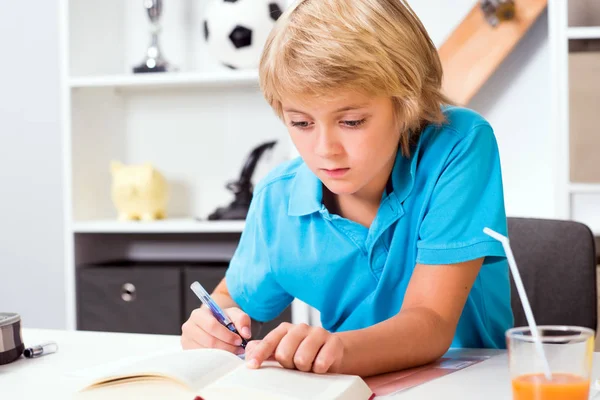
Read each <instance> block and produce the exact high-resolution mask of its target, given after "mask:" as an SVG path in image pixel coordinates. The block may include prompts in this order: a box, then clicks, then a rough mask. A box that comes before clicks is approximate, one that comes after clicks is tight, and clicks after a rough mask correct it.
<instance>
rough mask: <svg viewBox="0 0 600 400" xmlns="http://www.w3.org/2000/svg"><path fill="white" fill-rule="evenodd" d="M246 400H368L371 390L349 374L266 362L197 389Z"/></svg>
mask: <svg viewBox="0 0 600 400" xmlns="http://www.w3.org/2000/svg"><path fill="white" fill-rule="evenodd" d="M236 391H237V392H239V393H240V395H241V394H244V396H241V397H239V398H245V399H261V400H263V399H271V398H272V399H278V400H299V399H302V400H304V399H312V400H368V399H369V398H370V397H371V395H372V392H371V390H370V389H369V387H368V386H367V385H366V384H365V383H364V381H363V380H362V379H360V378H359V377H357V376H350V375H331V374H330V375H320V374H313V373H307V372H301V371H296V370H290V369H284V368H282V367H281V366H280V365H279V364H278V363H275V362H267V363H264V364H263V365H262V366H261V368H259V369H256V370H255V369H249V368H247V367H246V365H242V366H240V367H238V368H237V369H235V370H234V371H232V372H231V373H230V374H228V375H225V376H223V377H222V378H220V379H218V380H217V381H215V382H213V383H212V384H210V385H209V386H207V387H206V388H205V389H204V390H202V391H201V392H200V394H201V395H202V396H203V397H206V398H207V399H210V398H211V395H214V396H215V398H219V397H216V394H218V393H228V394H234V393H236Z"/></svg>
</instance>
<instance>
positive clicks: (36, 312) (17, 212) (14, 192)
mask: <svg viewBox="0 0 600 400" xmlns="http://www.w3.org/2000/svg"><path fill="white" fill-rule="evenodd" d="M57 15H58V0H35V1H33V2H30V1H28V2H23V1H13V2H10V3H6V4H3V6H2V11H1V13H0V16H1V17H0V19H1V23H0V49H2V57H1V59H0V177H1V179H0V181H1V182H2V195H1V197H0V215H1V217H2V219H1V222H0V227H1V228H0V257H1V261H0V312H18V313H20V314H21V316H22V318H23V323H24V326H26V327H48V328H60V327H63V326H64V325H65V307H64V302H65V299H64V272H63V225H62V224H63V223H62V221H63V214H62V213H63V211H62V169H61V168H62V165H61V134H60V126H59V117H60V115H59V106H60V105H59V80H58V79H59V70H58V60H59V55H58V21H57Z"/></svg>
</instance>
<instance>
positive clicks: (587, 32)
mask: <svg viewBox="0 0 600 400" xmlns="http://www.w3.org/2000/svg"><path fill="white" fill-rule="evenodd" d="M567 36H568V37H569V39H600V27H598V26H590V27H588V26H575V27H569V28H568V29H567Z"/></svg>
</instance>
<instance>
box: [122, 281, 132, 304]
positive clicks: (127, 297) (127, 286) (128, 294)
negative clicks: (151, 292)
mask: <svg viewBox="0 0 600 400" xmlns="http://www.w3.org/2000/svg"><path fill="white" fill-rule="evenodd" d="M135 296H136V295H135V285H134V284H133V283H129V282H128V283H124V284H123V286H121V298H122V299H123V301H127V302H130V301H133V300H135Z"/></svg>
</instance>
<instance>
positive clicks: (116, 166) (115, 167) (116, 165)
mask: <svg viewBox="0 0 600 400" xmlns="http://www.w3.org/2000/svg"><path fill="white" fill-rule="evenodd" d="M121 168H123V163H121V162H120V161H115V160H113V161H111V162H110V172H111V173H112V174H113V175H114V174H116V173H117V172H118V171H119V170H120V169H121Z"/></svg>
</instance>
